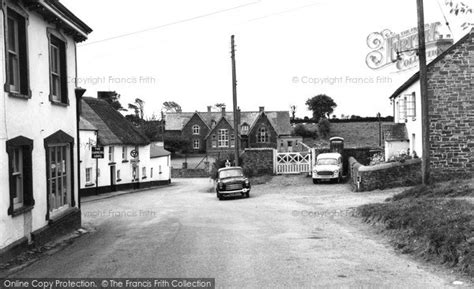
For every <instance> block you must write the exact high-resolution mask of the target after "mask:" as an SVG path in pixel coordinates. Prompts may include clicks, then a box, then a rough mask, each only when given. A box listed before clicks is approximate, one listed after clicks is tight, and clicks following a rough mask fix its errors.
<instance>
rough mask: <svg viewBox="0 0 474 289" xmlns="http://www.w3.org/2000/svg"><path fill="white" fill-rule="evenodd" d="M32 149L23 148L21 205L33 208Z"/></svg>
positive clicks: (30, 147)
mask: <svg viewBox="0 0 474 289" xmlns="http://www.w3.org/2000/svg"><path fill="white" fill-rule="evenodd" d="M32 150H33V147H32V146H29V147H26V146H24V147H23V176H24V178H23V188H24V193H23V203H24V204H25V206H34V204H35V199H34V194H33V162H32Z"/></svg>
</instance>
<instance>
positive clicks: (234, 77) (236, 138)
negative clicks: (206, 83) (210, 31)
mask: <svg viewBox="0 0 474 289" xmlns="http://www.w3.org/2000/svg"><path fill="white" fill-rule="evenodd" d="M230 40H231V46H232V52H231V54H232V56H231V58H232V96H233V104H234V148H235V166H239V120H238V115H237V75H236V70H235V42H234V35H232V36H231V37H230Z"/></svg>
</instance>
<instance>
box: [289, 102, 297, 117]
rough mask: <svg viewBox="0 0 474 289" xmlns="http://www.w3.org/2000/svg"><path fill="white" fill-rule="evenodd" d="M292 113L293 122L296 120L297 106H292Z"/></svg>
mask: <svg viewBox="0 0 474 289" xmlns="http://www.w3.org/2000/svg"><path fill="white" fill-rule="evenodd" d="M290 112H291V120H295V118H296V117H295V114H296V105H294V104H292V105H291V106H290Z"/></svg>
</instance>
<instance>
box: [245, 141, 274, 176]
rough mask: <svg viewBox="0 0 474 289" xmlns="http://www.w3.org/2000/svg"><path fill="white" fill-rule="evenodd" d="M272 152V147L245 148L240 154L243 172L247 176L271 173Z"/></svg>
mask: <svg viewBox="0 0 474 289" xmlns="http://www.w3.org/2000/svg"><path fill="white" fill-rule="evenodd" d="M273 153H274V149H272V148H261V149H257V148H255V149H245V151H244V152H243V153H242V155H241V158H242V162H243V169H244V172H245V174H246V175H247V176H248V177H252V176H261V175H273Z"/></svg>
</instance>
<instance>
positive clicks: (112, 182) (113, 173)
mask: <svg viewBox="0 0 474 289" xmlns="http://www.w3.org/2000/svg"><path fill="white" fill-rule="evenodd" d="M116 181H117V172H116V171H115V166H110V190H111V191H112V192H115V191H116V190H117V187H116V186H115V184H116Z"/></svg>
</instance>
